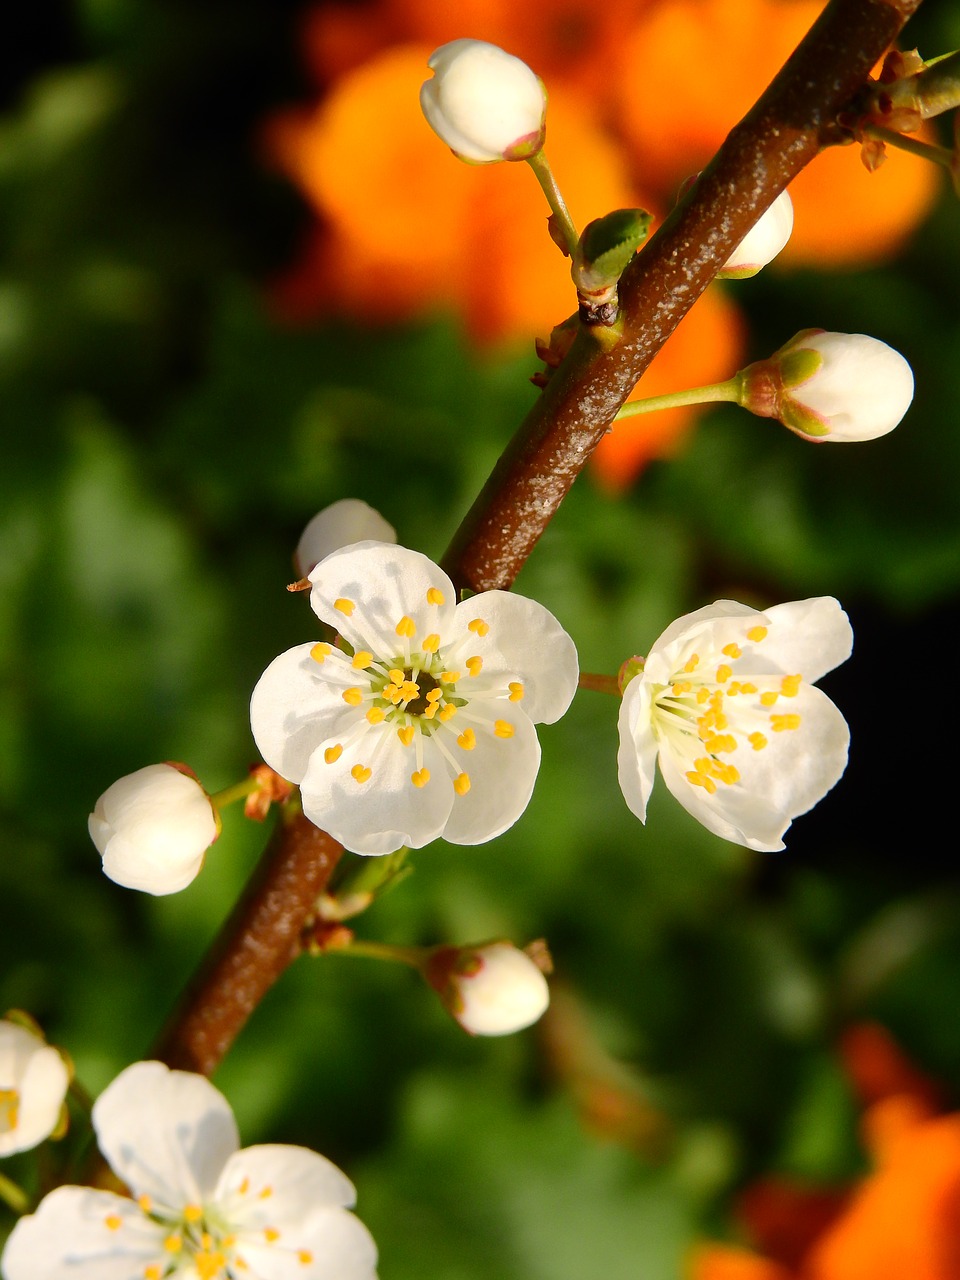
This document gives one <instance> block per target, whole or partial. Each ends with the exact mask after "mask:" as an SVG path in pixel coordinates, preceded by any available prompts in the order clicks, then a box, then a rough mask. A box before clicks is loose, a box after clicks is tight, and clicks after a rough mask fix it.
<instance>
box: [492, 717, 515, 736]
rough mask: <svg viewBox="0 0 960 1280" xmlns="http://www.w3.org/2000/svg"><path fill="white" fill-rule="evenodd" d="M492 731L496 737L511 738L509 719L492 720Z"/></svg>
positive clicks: (511, 731)
mask: <svg viewBox="0 0 960 1280" xmlns="http://www.w3.org/2000/svg"><path fill="white" fill-rule="evenodd" d="M493 732H494V733H495V734H496V736H497V737H498V738H512V737H513V725H512V724H511V723H510V722H509V720H495V721H494V722H493Z"/></svg>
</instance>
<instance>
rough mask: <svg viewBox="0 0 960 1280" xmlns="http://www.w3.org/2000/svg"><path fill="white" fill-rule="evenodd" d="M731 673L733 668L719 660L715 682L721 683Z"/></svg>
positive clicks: (727, 678)
mask: <svg viewBox="0 0 960 1280" xmlns="http://www.w3.org/2000/svg"><path fill="white" fill-rule="evenodd" d="M732 675H733V668H732V667H728V666H727V664H726V663H725V662H721V663H720V666H719V667H717V684H723V683H724V682H725V681H727V680H729V679H730V677H731V676H732Z"/></svg>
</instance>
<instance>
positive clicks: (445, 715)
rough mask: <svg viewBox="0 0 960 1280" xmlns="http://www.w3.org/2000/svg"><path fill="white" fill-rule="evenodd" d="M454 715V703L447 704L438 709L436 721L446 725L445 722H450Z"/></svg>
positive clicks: (455, 712)
mask: <svg viewBox="0 0 960 1280" xmlns="http://www.w3.org/2000/svg"><path fill="white" fill-rule="evenodd" d="M456 714H457V706H456V703H454V702H448V703H446V704H445V705H444V706H442V707H441V708H440V715H439V717H438V719H440V720H442V721H443V723H444V724H446V723H447V721H448V720H452V719H453V717H454V716H455V715H456Z"/></svg>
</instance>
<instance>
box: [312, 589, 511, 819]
mask: <svg viewBox="0 0 960 1280" xmlns="http://www.w3.org/2000/svg"><path fill="white" fill-rule="evenodd" d="M444 600H445V597H444V594H443V592H442V591H441V590H440V589H439V588H438V587H430V588H428V590H427V592H426V602H427V604H428V605H432V606H435V607H440V606H442V605H443V604H444ZM334 608H335V609H336V610H337V611H338V612H339V613H342V614H343V616H344V617H345V618H352V617H353V616H354V614H355V613H356V611H357V609H358V604H357V602H356V601H354V600H350V599H348V598H346V597H342V596H341V597H339V598H338V599H337V600H335V601H334ZM394 631H395V634H396V636H397V649H396V651H395V652H394V653H393V654H391V655H390V657H389V658H379V657H377V656H375V655H374V654H373V653H372V652H371V651H370V650H369V649H356V650H355V651H354V653H353V655H352V657H351V660H350V667H351V669H352V670H353V671H356V672H357V673H358V682H357V683H356V684H351V685H350V686H349V687H348V688H346V689H344V690H343V692H342V694H341V695H340V696H341V697H342V699H343V701H344V702H345V703H346V704H347V706H349V707H356V708H357V709H358V710H359V709H361V708H362V709H363V719H364V720H365V721H366V724H367V725H371V726H377V725H383V724H386V725H387V726H388V727H389V728H390V729H392V730H394V731H395V732H396V735H397V738H398V740H399V741H400V743H401V744H402V745H403V746H404V747H408V748H410V749H411V750H412V753H413V754H414V756H415V761H416V768H415V769H413V770H412V771H411V773H410V775H409V777H410V781H411V783H412V784H413V786H415V787H418V788H422V787H425V786H426V785H427V783H429V781H430V770H429V769H428V768H426V767H425V766H424V763H423V743H424V740H425V739H431V740H432V741H433V742H434V743H435V744H436V746H437V747H438V749H439V750H440V752H441V754H442V755H443V756H444V757H445V758H446V760H447V763H448V764H450V765H451V767H452V769H453V775H454V776H453V788H454V791H455V792H456V794H457V795H459V796H465V795H466V794H467V792H468V791H469V790H470V775H469V774H468V773H467V772H465V771H464V770H463V769H461V768H460V764H459V762H457V760H456V759H455V757H454V756H453V755H452V754H451V751H450V750H449V748H448V747H447V746H446V745H445V743H444V737H443V736H441V734H442V730H443V729H445V728H446V727H447V726H449V725H450V721H452V720H453V719H454V718H455V717H456V716H458V715H459V716H460V718H461V720H464V719H473V720H474V721H475V723H477V724H480V723H483V724H484V725H486V724H487V722H486V721H481V720H480V718H478V717H472V716H471V715H470V713H469V712H468V711H466V708H467V706H468V705H469V703H470V701H471V699H472V698H473V697H475V696H477V692H476V691H475V690H473V689H471V687H470V685H469V682H470V681H471V680H475V679H477V677H478V676H480V674H481V672H482V671H483V657H482V656H481V655H480V654H476V653H475V654H471V653H469V652H468V648H469V646H468V644H467V641H468V640H469V638H470V637H471V636H475V637H477V638H481V639H482V638H484V637H485V636H487V635H488V634H489V632H490V624H489V623H487V622H485V621H484V620H483V619H482V618H474V619H472V620H471V621H470V622H469V623H468V624H467V633H468V635H466V636H464V637H462V638H461V639H460V640H456V641H454V642H452V643H448V644H444V643H443V640H442V638H441V636H440V634H439V633H438V632H435V631H427V633H426V634H425V635H424V636H423V638H422V639H421V640H420V643H419V644H417V643H416V640H417V627H416V623H415V622H414V620H413V619H412V618H411V617H409V616H408V615H407V614H404V616H403V617H402V618H400V620H399V621H398V622H397V624H396V626H395V627H394ZM333 651H334V650H333V646H332V645H330V644H327V643H320V644H316V645H314V646H313V648H312V650H311V657H312V658H313V660H314V661H315V662H317V663H319V664H321V665H322V664H323V663H324V662H326V660H327V659H328V658H329V657H330V655H331V653H332V652H333ZM361 676H362V677H363V679H362V681H361V679H360V677H361ZM523 694H524V689H523V685H522V684H521V683H520V682H519V681H511V682H510V683H509V685H508V686H507V689H506V690H505V691H498V692H497V693H495V694H491V692H490V691H484V692H483V693H481V694H480V695H479V696H481V697H490V696H501V697H502V696H506V699H507V701H509V702H520V701H521V699H522V698H523ZM492 731H493V735H494V737H497V738H500V739H508V738H512V737H513V734H514V727H513V725H512V724H511V723H510V722H509V721H508V720H505V719H497V720H495V721H494V723H493V726H492ZM450 736H451V739H452V741H455V743H456V746H457V747H458V748H459V749H460V750H461V751H472V750H473V749H474V748H475V747H476V745H477V734H476V731H475V730H474V729H473V728H470V727H465V728H463V730H462V731H461V732H459V733H458V732H457V730H456V729H454V728H452V727H451V731H450ZM344 746H345V742H339V743H335V744H334V745H333V746H330V747H327V748H325V749H324V753H323V754H324V760H325V761H326V763H327V764H334V763H336V761H337V760H339V759H340V757H341V755H342V754H343V750H344ZM350 775H351V777H352V778H353V779H354V781H355V782H356V783H357V784H358V785H360V786H362V785H363V784H364V783H366V782H368V781H369V780H370V778H371V777H372V776H373V758H372V754H371V758H370V761H369V762H367V763H358V764H355V765H354V766H353V767H352V768H351V770H350Z"/></svg>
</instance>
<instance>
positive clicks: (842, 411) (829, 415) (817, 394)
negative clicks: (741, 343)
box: [778, 331, 914, 442]
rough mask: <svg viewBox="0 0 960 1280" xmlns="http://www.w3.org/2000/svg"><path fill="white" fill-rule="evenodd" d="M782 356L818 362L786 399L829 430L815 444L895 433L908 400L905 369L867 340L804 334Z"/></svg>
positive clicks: (889, 350) (888, 350) (909, 379)
mask: <svg viewBox="0 0 960 1280" xmlns="http://www.w3.org/2000/svg"><path fill="white" fill-rule="evenodd" d="M781 350H782V351H783V352H787V353H789V352H791V351H797V350H811V351H816V352H818V353H819V355H820V356H821V358H822V361H821V364H820V367H819V369H818V370H817V371H816V373H814V374H813V375H812V376H811V377H809V378H807V379H806V381H804V382H802V383H800V384H799V385H797V386H794V387H792V388H791V389H790V391H789V393H788V395H787V396H786V399H788V400H792V401H795V402H796V404H798V405H799V406H800V407H801V408H802V409H806V410H809V411H810V412H812V413H814V414H815V415H816V416H817V417H818V418H820V419H821V420H822V421H823V422H824V423H825V424H826V425H827V426H828V428H829V431H828V433H827V434H826V435H825V436H820V437H817V438H818V439H822V440H827V441H834V442H844V441H856V440H875V439H876V438H877V437H878V436H882V435H886V434H887V432H889V431H892V430H893V429H894V427H895V426H896V425H897V424H898V423H899V422H900V420H901V418H902V417H903V415H904V414H905V413H906V412H907V409H909V407H910V404H911V402H912V400H913V389H914V388H913V370H912V369H911V368H910V365H909V364H908V363H907V361H906V360H905V359H904V358H903V356H902V355H901V354H900V352H899V351H894V349H893V347H889V346H887V344H886V343H885V342H881V341H880V340H879V339H878V338H871V337H870V336H869V335H868V334H865V333H821V332H816V331H814V332H807V333H806V334H803V335H798V336H797V338H794V339H792V340H791V341H790V342H789V343H787V345H786V346H785V347H784V348H782V349H781ZM778 354H780V353H778Z"/></svg>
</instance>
